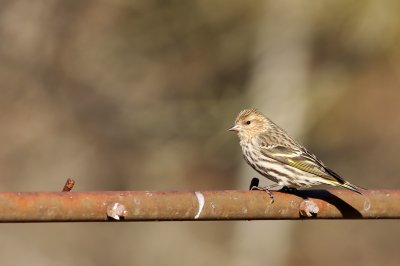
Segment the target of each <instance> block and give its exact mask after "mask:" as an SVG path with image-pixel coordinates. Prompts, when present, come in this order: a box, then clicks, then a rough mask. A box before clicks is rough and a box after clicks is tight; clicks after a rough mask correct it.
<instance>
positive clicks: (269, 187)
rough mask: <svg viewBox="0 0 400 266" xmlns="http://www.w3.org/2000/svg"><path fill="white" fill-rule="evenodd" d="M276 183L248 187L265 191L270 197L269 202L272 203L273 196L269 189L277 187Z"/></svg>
mask: <svg viewBox="0 0 400 266" xmlns="http://www.w3.org/2000/svg"><path fill="white" fill-rule="evenodd" d="M278 186H279V185H278V184H273V185H269V186H265V187H259V186H252V187H251V188H250V190H261V191H265V192H267V193H268V195H269V197H270V198H271V203H274V201H275V198H274V194H273V193H272V191H271V189H272V188H275V187H278Z"/></svg>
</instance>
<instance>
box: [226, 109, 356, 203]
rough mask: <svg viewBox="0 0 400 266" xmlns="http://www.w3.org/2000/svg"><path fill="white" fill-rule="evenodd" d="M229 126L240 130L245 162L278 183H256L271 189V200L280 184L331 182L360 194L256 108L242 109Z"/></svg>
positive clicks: (261, 188) (304, 185)
mask: <svg viewBox="0 0 400 266" xmlns="http://www.w3.org/2000/svg"><path fill="white" fill-rule="evenodd" d="M229 130H230V131H236V133H237V134H238V136H239V139H240V146H241V147H242V151H243V156H244V159H245V160H246V162H247V163H248V164H249V165H251V167H253V168H254V170H256V171H257V172H259V173H260V174H261V175H263V176H265V177H267V178H268V179H270V180H272V181H274V182H276V183H277V184H274V185H271V186H267V187H254V188H256V189H260V190H265V191H266V192H268V193H269V194H270V196H271V198H272V200H273V196H272V194H271V192H270V191H269V189H271V188H273V187H277V186H283V187H291V188H300V187H310V186H314V185H320V184H328V185H332V186H340V187H344V188H347V189H350V190H352V191H354V192H357V193H359V194H361V192H360V188H359V187H357V186H355V185H353V184H351V183H349V182H348V181H346V180H344V179H343V178H342V177H340V176H339V175H338V174H336V173H335V172H333V171H332V170H330V169H329V168H327V167H326V166H325V165H324V164H323V162H321V161H320V160H318V159H317V157H316V156H315V155H314V154H312V153H310V152H308V151H307V150H306V149H305V148H304V147H303V146H301V145H300V144H298V143H297V142H296V141H294V140H293V139H292V138H291V137H290V136H289V135H288V134H287V133H286V132H285V131H284V130H283V129H281V128H280V127H279V126H277V125H276V124H274V123H273V122H272V121H271V120H269V119H268V118H267V117H265V116H264V115H263V114H261V113H260V112H258V111H257V110H255V109H246V110H243V111H241V112H240V113H239V115H238V116H237V118H236V120H235V125H234V126H233V127H232V128H230V129H229Z"/></svg>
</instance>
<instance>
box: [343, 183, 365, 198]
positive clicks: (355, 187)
mask: <svg viewBox="0 0 400 266" xmlns="http://www.w3.org/2000/svg"><path fill="white" fill-rule="evenodd" d="M339 186H341V187H344V188H347V189H349V190H351V191H354V192H356V193H358V194H361V195H362V193H361V190H363V188H360V187H358V186H356V185H353V184H351V183H349V182H347V181H345V182H344V183H343V184H340V183H339Z"/></svg>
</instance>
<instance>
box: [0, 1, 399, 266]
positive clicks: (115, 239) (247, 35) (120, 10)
mask: <svg viewBox="0 0 400 266" xmlns="http://www.w3.org/2000/svg"><path fill="white" fill-rule="evenodd" d="M399 11H400V2H399V1H396V0H384V1H374V0H366V1H345V0H328V1H314V0H312V1H310V0H307V1H305V0H304V1H289V0H282V1H272V0H269V1H257V0H250V1H238V0H230V1H208V0H191V1H175V0H171V1H165V0H162V1H156V0H146V1H135V0H131V1H128V0H113V1H111V0H97V1H94V0H87V1H78V0H71V1H64V0H38V1H31V0H12V1H11V0H2V1H1V2H0V93H1V96H0V124H1V130H0V146H1V149H0V159H1V160H0V184H1V185H0V190H1V191H59V190H60V189H61V188H62V186H63V184H64V182H65V180H66V178H67V177H73V178H74V179H76V181H77V184H76V187H75V189H74V190H75V191H89V190H199V189H207V190H218V189H247V187H248V184H249V181H250V179H251V177H253V176H258V175H257V174H256V173H255V172H253V171H252V170H251V169H250V168H249V167H247V165H245V162H244V161H243V160H242V157H241V151H240V148H239V145H238V141H237V138H236V136H234V134H231V133H228V132H227V131H226V129H227V128H228V127H230V126H231V125H232V123H233V120H234V118H235V116H236V114H237V113H238V112H239V111H240V110H241V109H243V108H246V107H256V108H258V109H259V110H261V111H262V112H264V113H266V114H268V116H269V117H270V118H271V119H273V120H274V121H275V122H277V123H278V124H280V125H281V126H282V127H284V128H285V129H287V131H288V132H289V133H291V135H293V136H294V137H295V138H297V139H298V140H299V141H300V142H301V143H303V144H305V145H306V146H307V147H309V149H310V150H311V151H313V152H314V153H316V154H317V155H319V157H320V158H322V159H323V161H325V162H326V163H327V164H328V165H329V166H330V167H331V168H333V169H335V170H336V171H337V172H339V173H340V174H342V175H343V176H344V177H346V178H348V179H349V180H351V181H352V182H353V183H355V184H358V185H360V186H362V187H366V188H377V189H378V188H398V187H399V186H400V179H399V178H398V170H399V164H398V152H399V150H400V139H399V135H400V48H399V47H400V46H399V43H400V16H399ZM262 181H263V182H265V181H264V179H263V180H262ZM399 237H400V226H399V223H398V222H397V221H308V222H290V221H258V222H256V221H252V222H199V223H191V222H168V223H123V224H115V223H113V224H17V225H15V224H2V225H0V239H1V241H0V258H1V264H2V265H85V266H91V265H193V266H197V265H232V266H241V265H278V266H279V265H399V261H400V254H399V252H398V251H399V247H398V239H399Z"/></svg>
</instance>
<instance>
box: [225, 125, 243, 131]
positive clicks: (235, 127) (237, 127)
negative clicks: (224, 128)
mask: <svg viewBox="0 0 400 266" xmlns="http://www.w3.org/2000/svg"><path fill="white" fill-rule="evenodd" d="M239 129H240V126H239V125H234V126H233V127H231V128H230V129H228V130H229V131H236V132H238V131H239Z"/></svg>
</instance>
